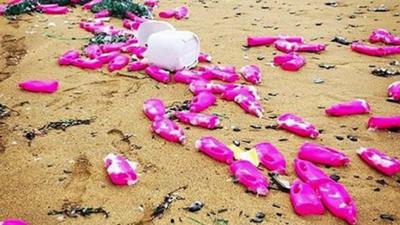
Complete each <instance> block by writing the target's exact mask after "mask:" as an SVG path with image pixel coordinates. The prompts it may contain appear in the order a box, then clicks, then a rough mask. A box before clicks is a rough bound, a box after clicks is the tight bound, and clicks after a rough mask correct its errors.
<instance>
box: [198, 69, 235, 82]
mask: <svg viewBox="0 0 400 225" xmlns="http://www.w3.org/2000/svg"><path fill="white" fill-rule="evenodd" d="M201 77H202V78H203V79H206V80H221V81H223V82H228V83H234V82H236V81H237V80H239V79H240V77H239V75H238V74H237V73H236V72H235V71H233V72H232V71H226V70H223V69H220V68H219V67H214V68H209V69H207V70H204V71H202V73H201Z"/></svg>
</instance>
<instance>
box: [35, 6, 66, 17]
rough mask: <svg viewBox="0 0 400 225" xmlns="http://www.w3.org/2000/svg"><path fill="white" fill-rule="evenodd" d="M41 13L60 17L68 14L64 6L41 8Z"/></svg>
mask: <svg viewBox="0 0 400 225" xmlns="http://www.w3.org/2000/svg"><path fill="white" fill-rule="evenodd" d="M42 12H43V13H46V14H53V15H61V14H67V13H68V12H69V9H68V8H67V7H65V6H57V7H45V8H42Z"/></svg>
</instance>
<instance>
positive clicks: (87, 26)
mask: <svg viewBox="0 0 400 225" xmlns="http://www.w3.org/2000/svg"><path fill="white" fill-rule="evenodd" d="M103 25H104V22H103V21H95V22H87V21H81V22H80V23H79V27H80V28H82V29H84V30H86V31H87V32H91V33H93V32H94V31H95V30H96V29H97V28H98V27H101V26H103Z"/></svg>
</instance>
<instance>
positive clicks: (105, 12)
mask: <svg viewBox="0 0 400 225" xmlns="http://www.w3.org/2000/svg"><path fill="white" fill-rule="evenodd" d="M110 15H111V12H110V11H108V10H106V9H105V10H101V11H100V12H98V13H95V14H94V18H104V17H109V16H110Z"/></svg>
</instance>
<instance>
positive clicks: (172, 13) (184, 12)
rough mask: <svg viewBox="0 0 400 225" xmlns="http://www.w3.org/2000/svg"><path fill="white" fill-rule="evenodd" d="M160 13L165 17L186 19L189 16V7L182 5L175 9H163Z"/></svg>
mask: <svg viewBox="0 0 400 225" xmlns="http://www.w3.org/2000/svg"><path fill="white" fill-rule="evenodd" d="M158 15H159V16H160V17H161V18H165V19H168V18H172V17H175V19H177V20H181V19H186V18H188V17H189V8H188V7H187V6H180V7H177V8H175V9H168V10H164V11H161V12H160V13H159V14H158Z"/></svg>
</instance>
